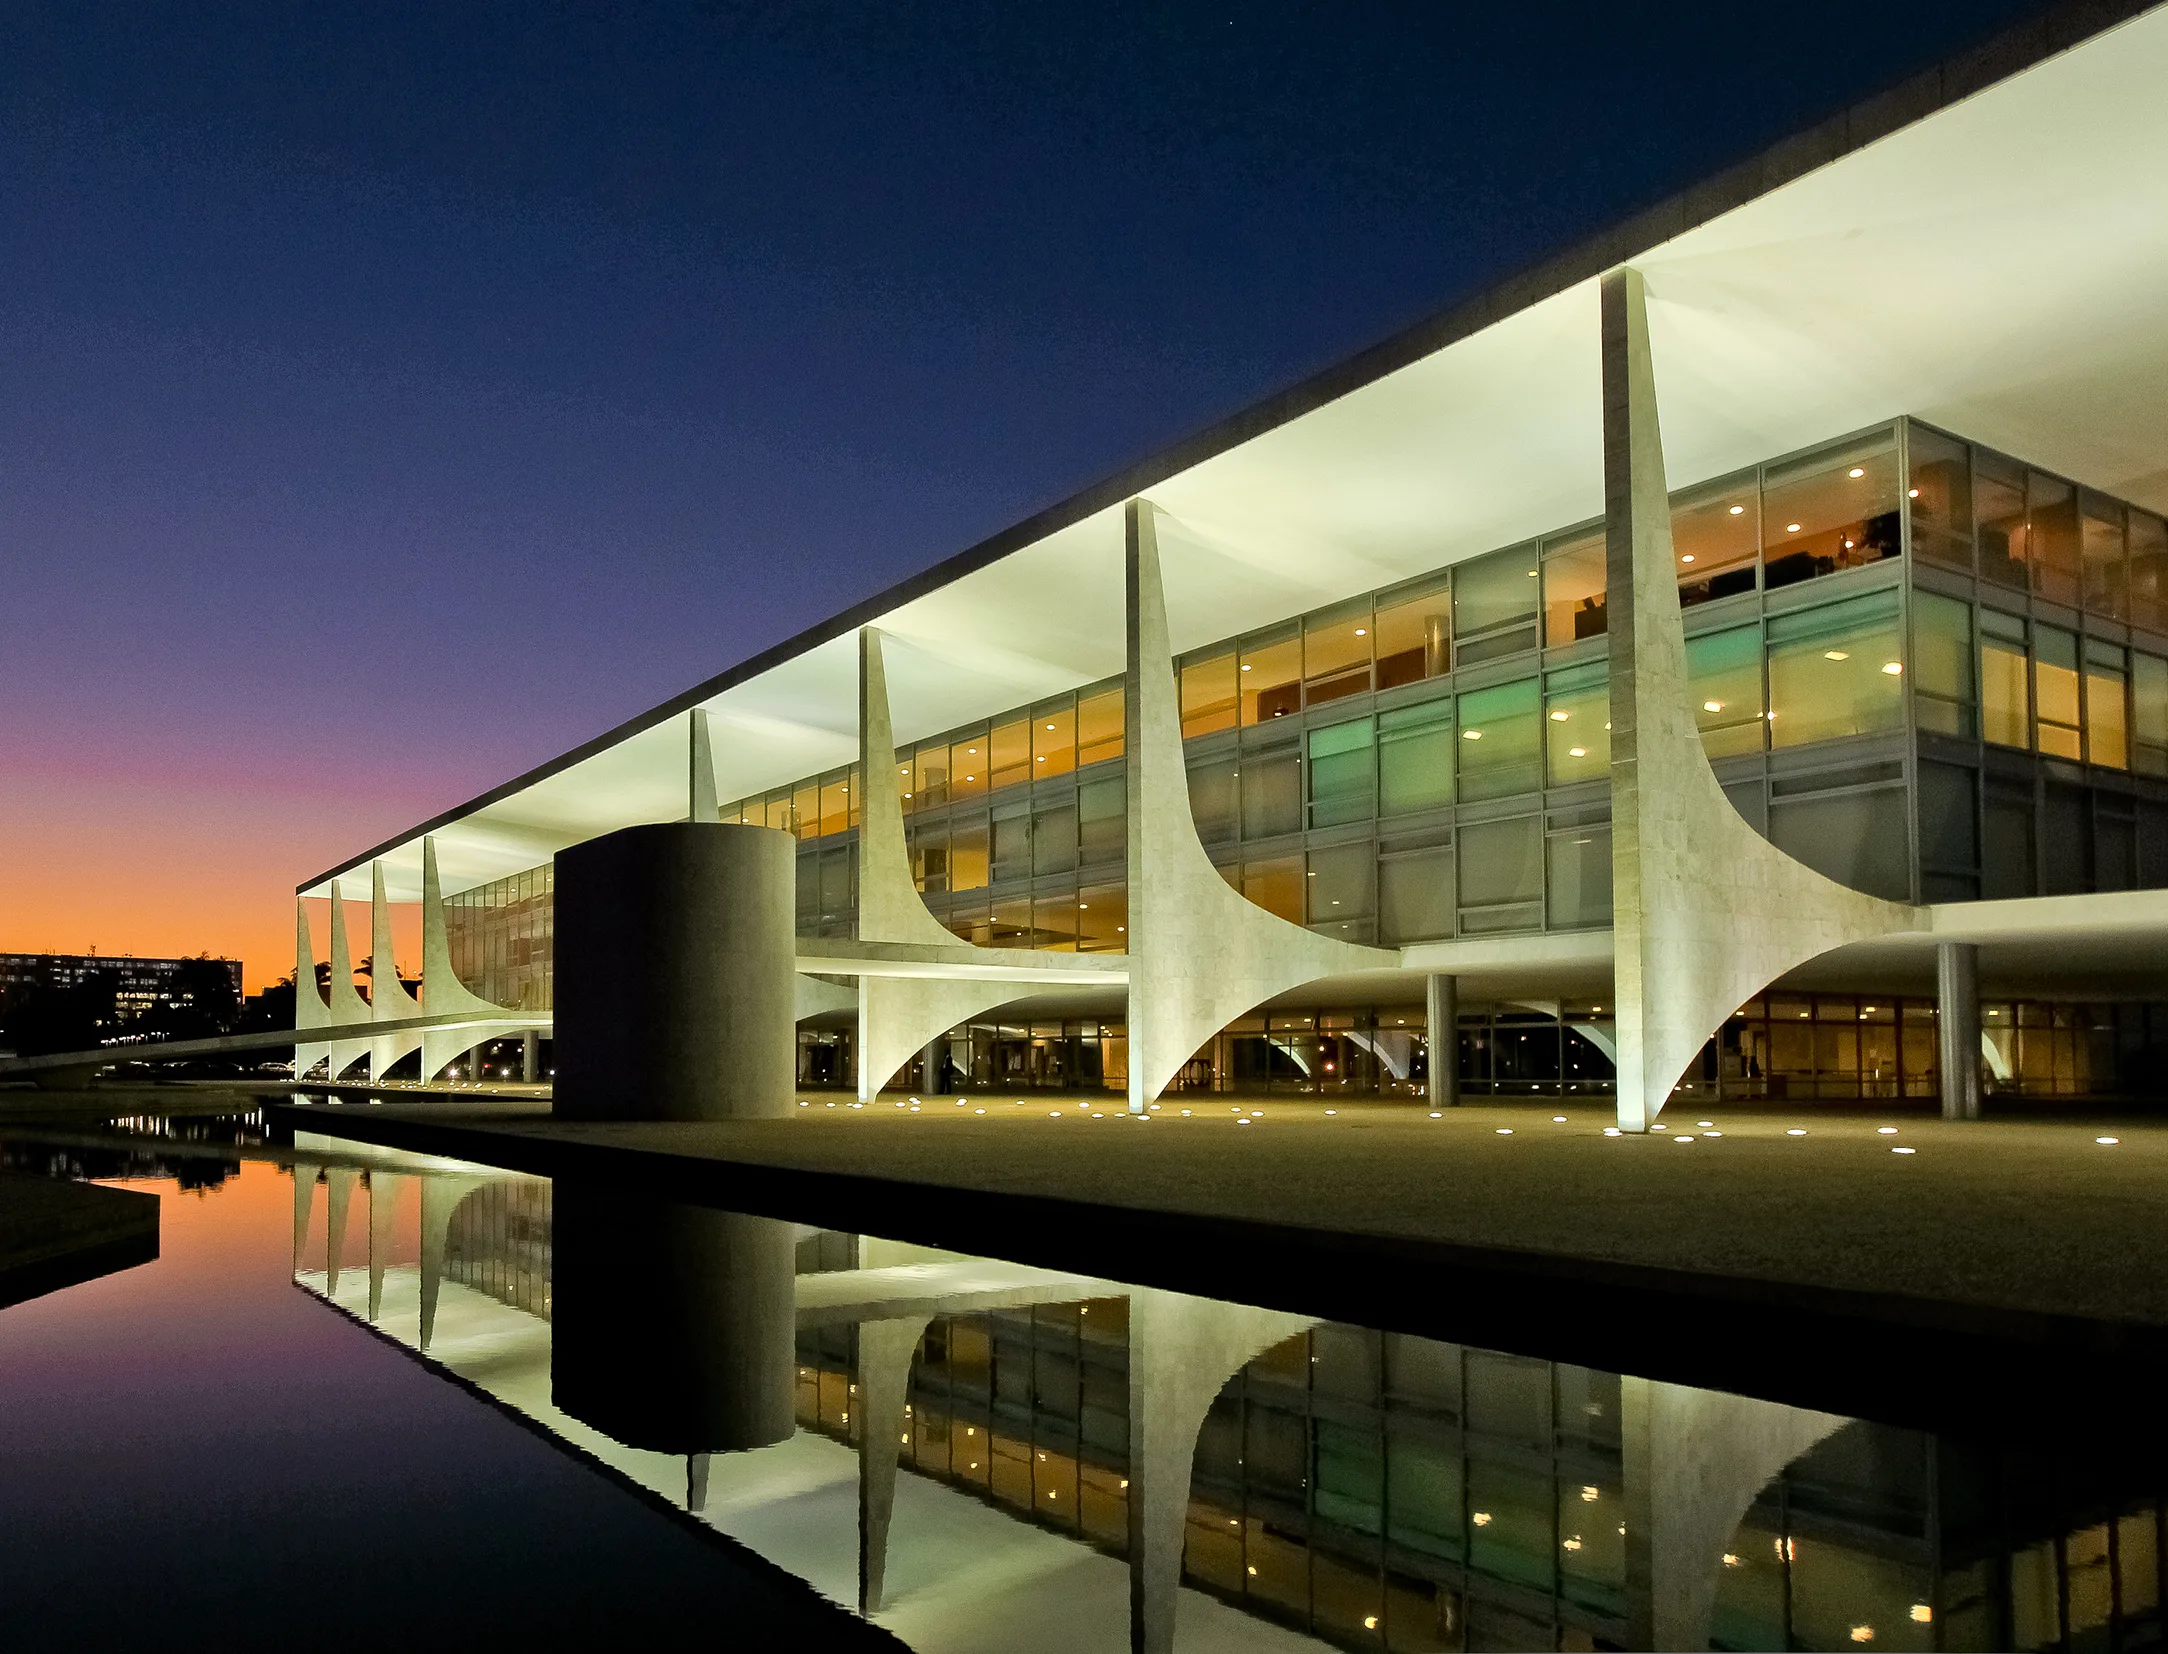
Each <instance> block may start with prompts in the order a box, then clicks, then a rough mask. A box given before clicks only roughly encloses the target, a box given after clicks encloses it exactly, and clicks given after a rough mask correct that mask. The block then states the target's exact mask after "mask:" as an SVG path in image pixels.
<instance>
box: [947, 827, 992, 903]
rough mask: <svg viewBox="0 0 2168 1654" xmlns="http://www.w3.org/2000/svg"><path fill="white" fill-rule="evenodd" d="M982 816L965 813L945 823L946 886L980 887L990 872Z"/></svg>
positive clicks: (973, 888)
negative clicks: (946, 847) (946, 846)
mask: <svg viewBox="0 0 2168 1654" xmlns="http://www.w3.org/2000/svg"><path fill="white" fill-rule="evenodd" d="M990 861H991V858H990V857H989V855H988V853H987V829H986V818H985V817H984V816H983V815H980V816H969V817H966V818H964V819H963V820H960V821H955V822H952V823H950V826H949V889H951V890H984V889H985V888H986V882H987V875H988V873H989V872H990V870H991V869H990Z"/></svg>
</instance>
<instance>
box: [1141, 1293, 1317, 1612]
mask: <svg viewBox="0 0 2168 1654" xmlns="http://www.w3.org/2000/svg"><path fill="white" fill-rule="evenodd" d="M1315 1324H1316V1323H1315V1322H1314V1321H1312V1320H1311V1319H1310V1318H1308V1317H1306V1316H1301V1315H1287V1314H1283V1313H1282V1312H1281V1311H1279V1310H1272V1309H1253V1308H1251V1307H1250V1306H1248V1305H1246V1304H1223V1303H1220V1302H1218V1301H1217V1300H1216V1299H1211V1298H1192V1297H1190V1296H1188V1295H1187V1294H1186V1293H1180V1292H1162V1291H1160V1290H1159V1289H1158V1288H1156V1287H1135V1288H1132V1289H1131V1291H1130V1294H1129V1646H1130V1648H1131V1650H1132V1651H1133V1654H1168V1651H1169V1650H1171V1649H1172V1648H1173V1647H1174V1614H1175V1593H1176V1592H1177V1591H1179V1590H1180V1589H1181V1585H1182V1534H1183V1527H1184V1524H1185V1523H1186V1522H1187V1521H1188V1520H1189V1481H1190V1471H1191V1468H1192V1466H1193V1465H1194V1464H1195V1462H1196V1456H1197V1432H1198V1431H1199V1430H1200V1429H1202V1428H1203V1426H1204V1418H1205V1414H1206V1413H1208V1412H1210V1411H1211V1408H1212V1403H1213V1402H1214V1401H1215V1400H1217V1399H1218V1397H1219V1393H1220V1391H1221V1390H1223V1389H1225V1388H1226V1387H1227V1381H1228V1380H1229V1379H1230V1378H1232V1377H1233V1376H1234V1375H1235V1374H1236V1373H1238V1372H1240V1371H1241V1370H1242V1369H1243V1368H1244V1367H1245V1366H1247V1365H1248V1364H1249V1363H1250V1362H1252V1361H1254V1360H1256V1359H1257V1357H1258V1356H1260V1355H1262V1354H1263V1353H1264V1352H1265V1351H1266V1350H1269V1349H1271V1348H1272V1346H1273V1345H1275V1344H1278V1343H1282V1342H1284V1341H1285V1340H1287V1339H1289V1338H1292V1337H1294V1336H1295V1334H1297V1333H1298V1332H1304V1331H1307V1330H1308V1329H1309V1328H1310V1327H1312V1326H1314V1325H1315Z"/></svg>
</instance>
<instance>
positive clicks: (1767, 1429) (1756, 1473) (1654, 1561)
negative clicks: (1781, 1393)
mask: <svg viewBox="0 0 2168 1654" xmlns="http://www.w3.org/2000/svg"><path fill="white" fill-rule="evenodd" d="M1622 1384H1623V1388H1624V1393H1623V1397H1622V1400H1623V1402H1624V1414H1625V1416H1624V1418H1623V1419H1622V1420H1621V1423H1622V1425H1623V1427H1624V1434H1625V1443H1624V1446H1625V1472H1626V1535H1627V1537H1626V1568H1627V1578H1628V1581H1629V1584H1630V1586H1631V1587H1632V1601H1633V1606H1632V1609H1631V1612H1632V1614H1633V1616H1634V1617H1633V1620H1632V1622H1631V1624H1632V1630H1633V1636H1632V1639H1631V1646H1633V1647H1636V1648H1651V1649H1663V1650H1678V1649H1692V1650H1696V1651H1699V1650H1703V1649H1706V1648H1707V1647H1708V1646H1709V1628H1710V1626H1709V1622H1710V1618H1711V1615H1712V1614H1713V1612H1714V1610H1715V1607H1716V1593H1717V1587H1718V1585H1719V1584H1720V1582H1721V1581H1722V1579H1723V1574H1724V1553H1725V1552H1726V1551H1727V1550H1729V1549H1730V1548H1731V1536H1732V1535H1733V1534H1734V1533H1735V1532H1737V1531H1738V1527H1739V1523H1740V1522H1741V1520H1742V1519H1744V1517H1745V1516H1746V1513H1747V1508H1748V1507H1749V1506H1750V1505H1752V1504H1753V1503H1754V1500H1755V1498H1756V1496H1757V1495H1758V1494H1760V1492H1761V1491H1762V1489H1763V1488H1765V1487H1767V1486H1768V1485H1769V1484H1770V1482H1772V1481H1773V1480H1775V1479H1776V1477H1777V1476H1778V1475H1780V1474H1781V1473H1782V1472H1783V1470H1784V1467H1785V1466H1786V1465H1788V1464H1790V1463H1791V1462H1792V1461H1793V1460H1794V1459H1796V1458H1798V1457H1799V1456H1800V1454H1802V1453H1804V1452H1806V1451H1807V1450H1808V1449H1809V1448H1810V1447H1813V1446H1814V1445H1815V1444H1816V1443H1817V1442H1820V1441H1822V1440H1823V1439H1825V1438H1826V1437H1828V1436H1830V1435H1832V1434H1834V1433H1835V1432H1836V1431H1837V1430H1840V1429H1842V1428H1843V1427H1844V1426H1845V1425H1846V1424H1848V1423H1850V1422H1851V1421H1850V1420H1848V1419H1843V1418H1839V1417H1837V1416H1836V1415H1834V1414H1831V1413H1817V1412H1812V1411H1810V1410H1809V1409H1807V1408H1804V1407H1791V1406H1787V1405H1785V1404H1784V1403H1782V1402H1774V1401H1756V1400H1755V1399H1753V1398H1752V1397H1751V1396H1736V1395H1728V1394H1726V1393H1724V1392H1723V1391H1720V1390H1697V1389H1693V1388H1690V1387H1689V1386H1686V1385H1683V1384H1664V1383H1659V1382H1657V1381H1655V1380H1652V1379H1642V1378H1628V1379H1625V1380H1623V1381H1622Z"/></svg>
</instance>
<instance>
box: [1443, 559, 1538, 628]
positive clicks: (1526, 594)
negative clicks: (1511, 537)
mask: <svg viewBox="0 0 2168 1654" xmlns="http://www.w3.org/2000/svg"><path fill="white" fill-rule="evenodd" d="M1539 596H1540V592H1539V589H1538V583H1537V578H1536V548H1535V547H1534V546H1533V545H1525V546H1514V547H1511V548H1510V549H1508V550H1505V551H1494V552H1492V553H1490V554H1489V555H1488V556H1486V557H1476V558H1472V559H1470V560H1469V561H1468V562H1465V563H1462V564H1461V565H1460V566H1459V567H1458V568H1456V569H1455V570H1454V571H1453V630H1454V631H1455V632H1456V633H1457V634H1458V635H1459V636H1460V637H1461V638H1462V639H1463V640H1465V639H1466V638H1467V637H1468V636H1469V634H1470V633H1473V632H1487V631H1490V630H1491V629H1492V628H1494V627H1500V626H1513V625H1519V624H1523V623H1525V622H1528V621H1532V620H1534V619H1535V618H1536V604H1537V599H1538V597H1539Z"/></svg>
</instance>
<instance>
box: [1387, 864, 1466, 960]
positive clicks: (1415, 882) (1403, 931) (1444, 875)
mask: <svg viewBox="0 0 2168 1654" xmlns="http://www.w3.org/2000/svg"><path fill="white" fill-rule="evenodd" d="M1454 907H1455V901H1454V883H1453V849H1452V846H1451V845H1441V846H1439V847H1438V848H1436V849H1433V850H1417V851H1413V852H1411V853H1409V854H1407V855H1401V856H1386V857H1383V858H1381V859H1380V860H1379V862H1378V940H1379V941H1381V942H1386V943H1397V942H1424V941H1430V940H1432V939H1434V938H1437V937H1441V936H1450V935H1452V934H1453V910H1454Z"/></svg>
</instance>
